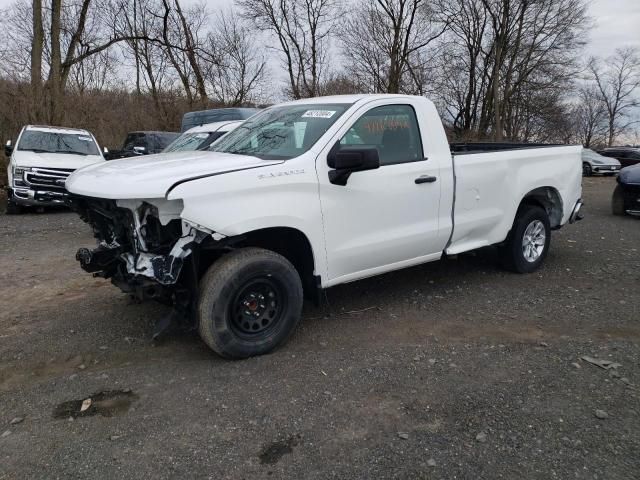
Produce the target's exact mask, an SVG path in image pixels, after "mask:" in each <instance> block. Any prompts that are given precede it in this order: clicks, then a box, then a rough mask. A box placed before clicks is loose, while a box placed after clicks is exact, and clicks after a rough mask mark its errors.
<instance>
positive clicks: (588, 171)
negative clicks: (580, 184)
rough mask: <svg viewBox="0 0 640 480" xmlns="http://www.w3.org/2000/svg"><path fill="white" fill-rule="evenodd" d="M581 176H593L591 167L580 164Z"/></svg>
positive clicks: (586, 164)
mask: <svg viewBox="0 0 640 480" xmlns="http://www.w3.org/2000/svg"><path fill="white" fill-rule="evenodd" d="M582 174H583V175H584V176H585V177H590V176H591V175H593V168H591V165H589V164H588V163H587V162H585V163H583V164H582Z"/></svg>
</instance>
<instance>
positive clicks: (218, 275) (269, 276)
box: [198, 247, 303, 359]
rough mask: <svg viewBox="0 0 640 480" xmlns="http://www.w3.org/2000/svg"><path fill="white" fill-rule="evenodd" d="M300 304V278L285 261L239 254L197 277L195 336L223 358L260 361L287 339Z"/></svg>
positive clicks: (259, 253)
mask: <svg viewBox="0 0 640 480" xmlns="http://www.w3.org/2000/svg"><path fill="white" fill-rule="evenodd" d="M270 298H271V299H273V300H269V299H270ZM262 302H264V303H262ZM302 303H303V296H302V282H301V281H300V276H299V275H298V272H297V271H296V269H295V268H294V266H293V265H292V264H291V263H290V262H289V261H288V260H287V259H286V258H284V257H283V256H281V255H279V254H277V253H275V252H272V251H270V250H264V249H261V248H253V247H251V248H241V249H238V250H235V251H233V252H231V253H229V254H227V255H225V256H223V257H222V258H220V259H219V260H218V261H217V262H215V263H214V264H213V265H212V266H211V267H209V270H208V271H207V273H206V274H205V275H204V276H203V277H202V280H201V282H200V298H199V302H198V330H199V332H200V336H201V337H202V340H204V342H205V343H206V344H207V345H208V346H209V348H211V349H212V350H213V351H214V352H216V353H217V354H219V355H220V356H222V357H225V358H233V359H238V358H247V357H253V356H256V355H263V354H265V353H268V352H271V351H272V350H274V349H275V348H277V347H279V346H280V345H282V344H283V343H285V342H286V341H287V340H288V339H289V337H291V335H292V334H293V332H294V331H295V329H296V327H297V325H298V323H299V321H300V316H301V313H302Z"/></svg>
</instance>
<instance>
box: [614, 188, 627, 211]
mask: <svg viewBox="0 0 640 480" xmlns="http://www.w3.org/2000/svg"><path fill="white" fill-rule="evenodd" d="M625 210H626V209H625V208H624V195H623V193H622V187H621V186H620V185H616V188H615V190H614V191H613V196H612V197H611V211H612V212H613V214H614V215H624V214H625Z"/></svg>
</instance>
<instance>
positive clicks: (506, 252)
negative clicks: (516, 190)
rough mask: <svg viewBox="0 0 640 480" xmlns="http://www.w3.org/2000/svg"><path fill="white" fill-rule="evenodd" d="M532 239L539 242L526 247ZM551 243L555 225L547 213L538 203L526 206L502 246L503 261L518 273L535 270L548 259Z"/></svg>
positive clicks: (519, 210) (517, 215)
mask: <svg viewBox="0 0 640 480" xmlns="http://www.w3.org/2000/svg"><path fill="white" fill-rule="evenodd" d="M538 232H539V233H540V234H541V236H540V235H538ZM542 236H543V237H544V238H542ZM529 241H534V242H535V243H534V244H527V245H526V246H525V242H529ZM540 242H542V243H540ZM550 243H551V226H550V224H549V215H547V212H546V211H545V210H544V209H543V208H542V207H539V206H536V205H523V206H521V207H520V208H519V209H518V213H517V214H516V219H515V220H514V222H513V227H512V228H511V231H510V232H509V235H508V236H507V240H506V241H505V243H504V245H503V246H502V249H501V259H502V264H503V266H504V267H505V268H506V269H508V270H511V271H512V272H516V273H532V272H535V271H536V270H537V269H538V268H540V265H542V263H543V262H544V259H545V257H546V256H547V252H548V251H549V245H550ZM540 247H541V249H540Z"/></svg>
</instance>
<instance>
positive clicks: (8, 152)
mask: <svg viewBox="0 0 640 480" xmlns="http://www.w3.org/2000/svg"><path fill="white" fill-rule="evenodd" d="M12 153H13V145H11V140H7V143H5V144H4V154H5V155H6V156H7V157H10V156H11V154H12Z"/></svg>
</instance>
